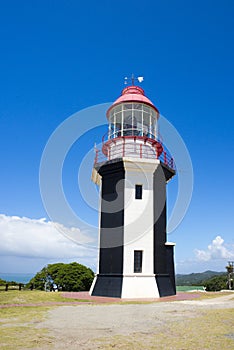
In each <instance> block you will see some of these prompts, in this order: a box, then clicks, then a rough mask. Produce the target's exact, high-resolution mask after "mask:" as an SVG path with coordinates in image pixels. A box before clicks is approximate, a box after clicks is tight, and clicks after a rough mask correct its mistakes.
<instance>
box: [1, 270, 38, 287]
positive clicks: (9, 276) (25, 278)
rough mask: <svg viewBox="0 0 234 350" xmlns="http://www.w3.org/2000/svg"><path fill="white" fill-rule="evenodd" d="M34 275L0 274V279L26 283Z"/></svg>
mask: <svg viewBox="0 0 234 350" xmlns="http://www.w3.org/2000/svg"><path fill="white" fill-rule="evenodd" d="M34 276H35V274H33V273H4V272H3V273H2V272H0V278H1V279H3V280H5V281H9V282H10V281H14V282H18V283H24V284H25V283H28V282H29V281H30V279H31V278H33V277H34Z"/></svg>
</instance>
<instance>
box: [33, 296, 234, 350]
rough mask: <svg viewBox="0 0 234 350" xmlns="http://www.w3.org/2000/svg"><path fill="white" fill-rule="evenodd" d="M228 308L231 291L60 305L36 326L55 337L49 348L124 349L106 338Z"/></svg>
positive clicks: (152, 330) (144, 332) (153, 330)
mask: <svg viewBox="0 0 234 350" xmlns="http://www.w3.org/2000/svg"><path fill="white" fill-rule="evenodd" d="M230 308H233V309H234V295H233V294H231V295H225V296H221V297H217V298H212V299H203V300H185V301H173V302H157V303H150V304H142V303H140V304H109V305H107V304H99V305H77V306H59V307H57V308H55V309H52V310H50V311H49V312H48V314H47V319H46V320H45V321H44V322H42V323H41V324H39V325H38V327H43V328H47V329H48V330H49V335H50V336H52V337H53V339H54V342H53V344H52V348H56V349H64V348H66V347H67V348H69V349H71V350H73V349H74V350H75V349H85V350H89V349H92V350H94V349H103V348H108V349H111V348H113V347H115V348H116V347H117V348H121V349H125V347H124V346H123V347H118V346H116V345H113V346H111V345H110V347H105V346H106V341H107V342H108V341H109V340H110V339H112V338H113V339H114V338H115V337H116V336H121V337H122V336H124V337H127V338H128V337H134V336H136V337H139V338H141V339H142V337H147V336H148V335H150V334H151V335H152V334H154V335H155V334H157V332H162V331H163V330H164V329H165V330H166V329H168V327H170V325H172V323H175V322H177V323H178V322H181V321H184V320H189V319H192V318H194V317H198V316H199V315H202V314H204V312H205V311H206V310H218V309H230ZM127 338H126V339H127ZM102 344H103V345H102ZM104 345H105V346H104ZM233 345H234V343H233ZM48 348H49V347H48ZM126 348H128V349H129V347H126ZM148 348H149V349H152V348H154V347H150V346H149V347H148ZM233 348H234V347H233ZM134 349H135V347H134ZM186 349H187V348H186Z"/></svg>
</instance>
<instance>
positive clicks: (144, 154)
mask: <svg viewBox="0 0 234 350" xmlns="http://www.w3.org/2000/svg"><path fill="white" fill-rule="evenodd" d="M130 138H131V139H132V141H135V142H129V141H130ZM136 140H137V141H139V140H140V141H143V142H136ZM118 141H120V142H118ZM127 141H128V142H127ZM117 142H118V143H117ZM111 144H112V145H113V144H114V147H111ZM116 145H117V146H116ZM95 152H96V154H95V160H94V164H97V163H103V162H105V161H108V160H113V159H118V158H119V159H121V158H123V157H131V158H140V159H159V160H160V161H161V162H162V163H163V164H165V165H167V166H168V167H170V168H171V169H174V170H175V163H174V160H173V158H172V157H171V155H170V153H169V152H168V151H167V150H166V148H165V147H163V146H162V144H161V143H160V142H158V141H156V140H153V139H149V138H144V139H143V140H142V139H141V138H138V137H137V138H135V137H122V138H117V139H115V140H109V141H107V142H105V143H104V144H103V146H102V150H100V149H96V150H95Z"/></svg>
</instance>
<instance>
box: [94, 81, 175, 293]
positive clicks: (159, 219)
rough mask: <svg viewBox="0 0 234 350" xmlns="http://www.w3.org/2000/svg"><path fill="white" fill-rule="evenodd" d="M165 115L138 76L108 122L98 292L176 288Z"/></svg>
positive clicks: (100, 166) (102, 154) (100, 161)
mask: <svg viewBox="0 0 234 350" xmlns="http://www.w3.org/2000/svg"><path fill="white" fill-rule="evenodd" d="M158 118H159V112H158V109H157V108H156V107H155V106H154V104H153V103H152V102H151V101H150V100H149V99H148V98H147V97H146V96H145V94H144V90H143V89H142V88H141V87H139V86H136V85H134V79H132V85H131V86H127V87H125V88H124V89H123V91H122V93H121V96H120V97H119V98H118V99H117V100H116V101H115V102H114V103H113V105H112V106H111V107H110V108H109V109H108V111H107V119H108V124H109V128H108V132H107V135H106V136H104V137H103V146H102V150H101V151H97V154H96V158H95V163H94V168H93V173H92V180H93V181H94V182H95V183H96V184H98V185H99V186H100V217H99V256H98V268H97V274H96V276H95V279H94V281H93V284H92V286H91V289H90V294H91V295H95V296H107V297H119V298H157V297H162V296H168V295H174V294H176V289H175V273H174V253H173V250H174V244H173V243H169V242H167V238H166V184H167V182H168V181H169V180H170V179H171V178H172V177H173V176H174V175H175V168H174V163H173V159H172V158H170V156H169V155H168V153H166V151H165V148H164V146H163V144H162V143H161V142H160V141H159V139H158Z"/></svg>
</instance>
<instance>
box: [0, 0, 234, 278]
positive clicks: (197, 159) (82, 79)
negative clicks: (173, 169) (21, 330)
mask: <svg viewBox="0 0 234 350" xmlns="http://www.w3.org/2000/svg"><path fill="white" fill-rule="evenodd" d="M233 16H234V3H233V1H231V0H230V1H228V0H224V1H222V2H220V1H210V0H207V1H201V0H198V1H185V0H184V1H182V0H178V1H176V2H175V1H172V0H171V1H169V0H168V1H167V0H161V1H158V0H155V1H153V0H152V1H150V0H146V1H144V2H142V1H138V0H135V1H132V0H129V1H127V2H126V1H122V0H118V1H115V0H113V1H86V2H81V1H69V0H67V1H65V0H60V1H51V0H47V1H43V0H42V1H28V0H25V1H23V2H18V1H11V0H10V1H7V2H4V1H1V11H0V36H1V40H0V42H1V58H0V60H1V65H0V84H1V94H0V125H1V128H0V133H1V134H0V143H1V145H0V149H1V172H0V193H1V196H0V213H1V214H2V218H1V219H2V221H0V222H1V223H2V224H1V225H0V227H1V231H0V235H1V236H2V238H1V246H2V248H1V249H0V254H1V256H0V272H34V271H37V270H39V269H40V268H41V267H43V266H44V265H45V264H46V263H48V262H53V261H55V260H56V261H57V260H62V259H63V260H64V261H70V260H71V261H73V260H75V258H77V260H78V261H80V262H82V263H85V264H88V265H90V266H91V267H93V268H94V267H95V256H96V251H95V250H88V249H87V251H86V250H85V249H84V248H80V247H79V246H77V245H72V243H71V242H70V243H67V242H66V241H65V239H64V237H62V238H61V237H60V236H59V235H60V234H59V233H56V232H57V231H53V229H52V231H53V232H52V233H51V237H53V240H52V243H51V244H52V245H54V247H55V248H54V249H55V250H56V251H57V255H56V252H54V251H53V252H52V251H51V250H50V251H48V253H46V254H41V253H40V252H41V251H43V250H44V249H45V247H46V246H47V248H49V245H48V242H47V238H48V235H49V232H51V231H50V229H51V227H50V222H48V221H49V220H50V218H49V217H48V216H47V213H46V211H45V209H44V207H43V203H42V200H41V196H40V189H39V166H40V160H41V155H42V152H43V149H44V147H45V145H46V143H47V140H48V139H49V137H50V135H51V134H52V132H53V131H54V130H55V129H56V128H57V127H58V126H59V125H60V124H61V123H62V122H63V121H64V120H65V119H66V118H68V117H69V116H71V115H72V114H74V113H76V112H77V111H80V110H82V109H83V108H87V107H90V106H93V105H97V104H101V103H107V102H111V101H114V100H115V99H116V98H117V97H118V96H119V94H120V92H121V89H122V88H123V87H124V85H123V78H124V77H125V76H126V75H130V74H131V73H132V72H134V73H135V74H136V75H143V76H144V78H145V79H144V82H143V85H142V87H143V88H144V90H145V92H146V94H147V96H148V97H149V98H150V99H151V100H152V101H153V102H154V103H155V105H156V106H157V108H158V109H159V110H160V112H161V113H162V115H163V116H165V117H166V118H167V119H168V120H169V121H170V122H171V123H172V124H173V125H174V127H175V128H176V129H177V130H178V132H179V133H180V135H181V137H182V138H183V140H184V142H185V144H186V146H187V148H188V151H189V153H190V157H191V159H192V163H193V169H194V191H193V197H192V201H191V204H190V207H189V210H188V212H187V214H186V216H185V218H184V220H183V221H182V223H181V225H180V226H179V227H178V228H177V229H176V230H175V231H174V232H173V233H172V234H171V235H170V237H169V240H172V241H175V242H176V243H177V245H176V255H175V256H176V264H177V272H196V271H204V270H206V269H217V270H223V269H224V267H225V264H226V262H227V261H228V260H229V259H231V260H234V235H233V227H234V215H233V209H234V199H233V198H234V187H233V185H232V180H233V176H234V162H233V152H234V141H233V130H234V116H233V110H234V108H233V107H234V103H233V101H234V91H233V82H234V64H233V62H234V44H233V43H234V26H233ZM103 122H105V115H103ZM80 123H81V124H80V125H77V128H79V127H81V125H82V123H84V121H83V120H82V118H80ZM103 131H104V129H103V128H101V129H100V130H98V132H96V133H95V132H94V133H92V132H91V134H89V135H88V136H87V137H86V139H85V138H84V139H82V140H81V141H80V143H79V144H77V145H76V144H75V145H74V147H72V149H71V152H70V153H69V155H68V157H67V159H66V162H65V170H66V172H65V173H64V177H63V178H64V189H65V191H66V195H67V198H68V200H69V202H70V203H71V205H72V206H74V210H75V211H77V212H79V214H80V215H81V216H82V217H83V218H85V220H87V221H90V223H92V224H94V223H95V222H97V213H96V211H95V210H93V211H92V210H90V209H88V208H87V206H86V204H85V202H84V201H82V199H81V198H79V190H78V189H77V180H76V177H77V169H78V168H79V164H80V163H81V161H82V155H85V154H86V152H88V151H89V150H90V147H91V143H92V144H93V143H94V142H99V140H98V139H99V137H100V139H101V135H102V133H103ZM88 178H89V175H88ZM174 182H175V184H174V185H173V184H170V185H169V186H171V189H170V188H169V193H168V196H169V199H168V200H169V210H170V208H171V207H172V205H173V204H172V202H173V200H174V197H175V191H176V189H175V186H176V180H175V181H174ZM87 186H88V185H87ZM90 186H92V184H91V183H90ZM87 191H89V189H88V188H87ZM14 217H17V219H16V218H14ZM41 218H46V221H43V222H42V221H40V219H41ZM43 225H45V226H43ZM40 230H42V231H43V233H42V234H41V232H42V231H40ZM47 230H48V231H47ZM45 232H47V235H45ZM217 236H218V237H219V236H220V237H221V238H220V239H219V238H216V237H217ZM29 237H30V238H29ZM58 237H59V238H58ZM29 240H30V243H29ZM26 241H27V244H26ZM20 242H21V244H20ZM212 242H213V243H212ZM69 244H70V245H69ZM65 246H66V249H68V250H69V254H68V253H67V254H66V253H65V251H64V249H65V248H62V247H65ZM19 247H20V248H19ZM50 249H51V248H50ZM29 251H31V253H30V254H29ZM76 251H77V256H76Z"/></svg>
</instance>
